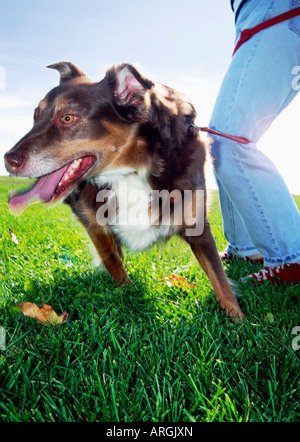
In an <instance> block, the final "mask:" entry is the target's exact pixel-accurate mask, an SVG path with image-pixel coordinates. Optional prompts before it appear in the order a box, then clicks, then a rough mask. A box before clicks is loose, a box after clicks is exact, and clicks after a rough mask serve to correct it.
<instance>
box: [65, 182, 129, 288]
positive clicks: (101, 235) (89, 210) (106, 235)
mask: <svg viewBox="0 0 300 442" xmlns="http://www.w3.org/2000/svg"><path fill="white" fill-rule="evenodd" d="M97 191H98V190H97V188H96V187H95V186H94V185H93V184H91V183H89V182H83V183H82V184H81V185H80V186H79V188H78V189H76V190H75V191H74V192H73V193H72V194H70V195H69V196H68V198H67V199H66V200H65V203H67V204H68V205H69V206H70V207H71V209H72V211H73V212H74V213H75V215H76V216H77V218H78V220H79V221H80V222H81V223H82V224H83V226H84V227H85V228H86V230H87V232H88V234H89V236H90V238H91V240H92V242H93V244H94V246H95V248H96V250H97V252H98V255H99V257H100V259H101V261H102V263H103V265H104V267H105V268H106V270H108V272H109V273H110V274H111V275H112V277H113V279H114V280H115V281H116V282H117V283H119V284H121V285H125V284H126V283H127V282H131V280H130V278H129V276H128V275H127V273H126V270H125V268H124V266H123V262H122V259H121V257H120V255H122V250H121V247H120V245H119V244H118V242H117V241H116V240H115V237H114V235H113V233H112V231H111V228H110V227H109V225H105V226H103V225H100V224H98V222H97V218H96V213H97V210H98V209H99V207H100V206H101V204H103V203H97V202H96V195H97Z"/></svg>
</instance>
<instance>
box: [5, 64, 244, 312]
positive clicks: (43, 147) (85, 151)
mask: <svg viewBox="0 0 300 442" xmlns="http://www.w3.org/2000/svg"><path fill="white" fill-rule="evenodd" d="M49 67H51V68H54V69H57V70H58V71H59V72H60V84H59V86H58V87H56V88H54V89H52V90H51V91H50V92H49V93H48V94H47V95H46V97H45V98H44V99H43V100H41V102H40V103H39V106H38V107H37V108H36V110H35V113H34V126H33V128H32V130H31V131H30V132H29V133H28V134H27V135H25V137H24V138H22V139H21V140H20V141H19V142H18V143H17V144H16V146H15V147H14V148H13V149H11V150H10V151H9V152H7V154H6V155H5V163H6V167H7V169H8V171H9V172H10V173H12V174H14V175H16V176H33V177H45V176H48V175H49V177H51V176H52V175H51V174H52V173H53V172H54V171H57V170H59V169H61V168H63V166H65V165H67V164H68V165H70V164H71V163H72V162H73V161H74V160H76V159H79V158H86V160H85V161H86V162H87V164H86V170H84V171H83V172H84V173H82V174H81V175H80V174H79V175H78V177H77V179H76V180H75V181H73V182H72V181H71V184H70V186H67V187H66V189H64V191H63V192H62V194H61V195H60V197H63V198H64V201H65V202H66V203H67V204H69V205H70V206H71V208H72V210H73V212H74V213H75V214H76V215H77V217H78V219H79V220H80V221H81V223H82V224H83V225H84V226H85V227H86V229H87V231H88V233H89V236H90V238H91V240H92V242H93V243H94V245H95V247H96V249H97V252H98V254H99V256H100V258H101V260H102V262H103V264H104V266H105V267H106V269H107V270H108V271H109V272H110V273H111V275H112V277H113V278H114V280H115V281H117V282H118V283H121V284H124V283H126V282H130V280H129V277H128V275H127V273H126V271H125V268H124V266H123V263H122V260H121V256H122V253H121V246H122V245H124V244H125V245H126V246H129V247H132V248H133V249H144V248H146V247H149V246H151V245H152V244H153V243H154V242H156V241H158V240H160V239H168V238H169V237H171V236H172V235H174V234H177V235H180V236H181V237H183V238H184V239H185V240H186V241H187V242H188V243H189V244H190V246H191V249H192V251H193V252H194V254H195V256H196V258H197V259H198V261H199V263H200V264H201V266H202V268H203V270H204V271H205V272H206V274H207V275H208V277H209V279H210V281H211V284H212V286H213V289H214V291H215V294H216V297H217V299H218V301H219V303H220V305H221V308H222V309H225V310H226V311H227V313H228V315H229V316H231V317H235V318H241V317H242V315H243V314H242V311H241V309H240V307H239V305H238V303H237V300H236V297H235V295H234V293H233V292H232V290H231V288H230V285H229V283H228V280H227V277H226V275H225V272H224V269H223V266H222V263H221V261H220V258H219V255H218V252H217V248H216V245H215V241H214V239H213V236H212V234H211V230H210V226H209V223H208V221H207V219H206V208H205V205H204V209H203V210H204V213H202V214H201V216H204V219H205V222H204V229H203V233H202V234H201V235H197V236H192V235H191V234H188V233H187V232H188V230H187V227H190V226H186V225H185V223H184V222H183V223H182V224H181V225H179V224H176V222H175V221H174V220H173V222H171V223H170V224H169V225H168V226H166V225H164V226H162V225H161V224H160V225H149V226H146V227H145V228H143V229H142V230H139V229H137V227H134V226H126V228H122V227H121V226H113V225H106V226H103V225H99V223H98V222H97V219H96V214H97V211H98V209H99V208H101V206H102V205H103V204H104V201H97V194H98V192H99V190H100V189H103V188H106V189H111V190H114V191H115V192H116V196H117V198H118V192H117V187H118V184H119V183H120V182H122V181H123V182H124V181H125V182H126V183H128V186H129V187H130V188H142V189H144V190H147V192H149V190H151V189H154V190H158V191H161V190H163V189H166V190H167V191H169V192H172V191H174V190H176V191H179V192H180V194H182V195H183V194H184V191H185V190H192V191H193V196H194V195H195V192H196V190H203V191H204V194H205V201H206V190H205V178H204V164H205V156H206V152H205V146H204V144H203V142H202V141H201V140H200V137H199V134H198V132H197V131H195V130H194V129H191V128H190V125H189V123H190V122H193V121H194V119H195V116H196V113H195V109H194V107H193V106H192V105H191V103H190V102H189V101H188V100H187V99H186V98H185V97H184V96H183V95H182V94H181V93H178V92H176V91H174V90H173V89H171V88H169V87H166V86H163V85H161V84H157V83H154V82H152V81H150V80H148V79H146V78H144V77H142V76H141V74H140V73H139V72H138V71H137V70H136V69H135V68H134V67H133V66H131V65H128V64H122V65H119V66H117V67H112V68H111V69H110V70H108V71H107V73H106V76H105V78H104V79H103V80H102V81H100V82H99V83H93V82H91V81H90V80H89V79H88V78H87V77H86V76H85V75H84V74H83V73H82V72H81V71H80V70H79V69H78V68H77V67H76V66H75V65H73V64H72V63H70V62H61V63H56V64H54V65H51V66H49ZM66 115H67V117H65V116H66ZM70 116H71V117H70ZM70 118H72V120H70ZM73 120H74V121H73ZM70 121H71V123H70ZM76 164H77V163H76ZM82 164H84V163H82ZM81 172H82V171H81ZM44 179H45V178H44ZM41 182H42V181H41ZM52 199H53V198H52ZM54 199H55V198H54ZM42 201H44V200H42ZM160 209H161V208H160ZM190 210H192V208H190ZM171 211H174V204H171ZM159 216H160V215H159Z"/></svg>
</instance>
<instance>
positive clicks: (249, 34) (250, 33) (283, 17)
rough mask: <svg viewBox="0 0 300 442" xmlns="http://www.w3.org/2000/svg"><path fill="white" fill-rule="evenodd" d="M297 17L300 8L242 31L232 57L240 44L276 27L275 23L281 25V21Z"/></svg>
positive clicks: (299, 13)
mask: <svg viewBox="0 0 300 442" xmlns="http://www.w3.org/2000/svg"><path fill="white" fill-rule="evenodd" d="M297 15H300V8H295V9H291V10H290V11H287V12H284V13H283V14H280V15H276V17H273V18H270V19H269V20H266V21H264V22H262V23H259V24H258V25H256V26H254V27H253V28H249V29H244V30H243V31H242V32H241V36H240V38H239V41H238V42H237V44H236V46H235V48H234V51H233V54H232V55H234V54H235V53H236V51H237V50H238V49H239V48H240V47H241V46H242V44H243V43H245V42H246V41H248V40H249V39H250V38H251V37H252V36H253V35H255V34H257V33H258V32H260V31H262V30H263V29H266V28H270V27H271V26H274V25H277V23H281V22H282V21H285V20H288V19H289V18H292V17H296V16H297Z"/></svg>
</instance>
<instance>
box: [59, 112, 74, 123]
mask: <svg viewBox="0 0 300 442" xmlns="http://www.w3.org/2000/svg"><path fill="white" fill-rule="evenodd" d="M60 120H61V122H62V123H64V124H72V123H74V121H75V116H74V115H71V114H66V115H64V116H62V117H61V119H60Z"/></svg>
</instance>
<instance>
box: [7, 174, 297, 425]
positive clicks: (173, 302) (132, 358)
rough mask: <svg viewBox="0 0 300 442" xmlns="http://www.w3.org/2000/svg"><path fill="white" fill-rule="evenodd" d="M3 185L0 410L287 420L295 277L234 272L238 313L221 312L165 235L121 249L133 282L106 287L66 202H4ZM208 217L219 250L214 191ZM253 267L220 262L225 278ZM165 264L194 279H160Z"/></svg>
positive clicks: (123, 417)
mask: <svg viewBox="0 0 300 442" xmlns="http://www.w3.org/2000/svg"><path fill="white" fill-rule="evenodd" d="M23 184H24V183H21V185H23ZM14 186H15V187H16V186H17V184H16V183H14V184H13V185H12V184H9V182H7V181H6V180H5V179H2V181H1V184H0V189H1V190H0V210H1V215H0V216H1V230H0V326H2V327H3V328H2V331H3V330H4V334H5V343H6V345H4V347H5V348H3V349H2V350H0V421H2V422H8V421H22V422H25V421H30V422H34V421H56V422H57V421H60V422H66V421H77V422H78V421H80V422H81V421H83V422H87V421H89V422H95V421H102V422H144V421H147V422H203V421H209V422H212V421H235V422H236V421H241V422H244V421H251V422H255V421H273V422H275V421H299V418H300V410H299V392H300V379H299V355H300V351H297V348H298V347H299V345H295V342H296V344H299V343H300V342H299V340H300V339H298V340H297V337H296V336H295V335H293V334H292V331H293V330H294V331H295V329H294V328H295V327H296V326H299V325H300V316H299V294H300V287H299V286H297V285H291V286H289V287H283V286H281V287H274V286H273V285H271V284H269V283H266V284H264V285H263V286H260V287H252V286H251V284H248V285H246V286H245V287H244V288H243V298H242V299H241V301H240V304H241V307H242V309H243V311H244V313H245V315H246V318H245V320H244V322H243V323H242V324H241V323H232V322H230V321H229V320H228V319H227V317H226V315H225V313H223V312H220V309H219V307H218V304H217V302H216V300H215V296H214V294H213V291H212V289H211V286H210V283H209V281H208V279H207V277H206V276H205V274H204V273H203V271H202V270H201V269H200V267H199V265H198V264H197V262H196V260H195V258H194V257H193V256H192V254H191V253H190V250H189V247H188V246H187V245H186V244H184V243H183V242H182V241H181V240H180V239H179V238H173V239H172V240H170V241H169V242H168V243H167V244H159V245H156V246H155V247H153V248H152V249H150V250H148V251H146V252H143V253H131V252H129V251H127V250H126V251H125V265H126V268H127V270H128V273H129V275H130V277H131V279H132V280H133V282H134V283H133V285H131V286H130V287H126V288H120V287H117V286H116V285H114V284H113V282H112V280H111V277H110V276H109V275H108V274H107V273H103V272H100V271H99V270H98V269H97V268H96V267H95V266H94V265H93V257H92V255H91V246H90V243H89V240H88V238H87V234H86V233H85V231H84V229H83V228H82V227H81V225H80V224H79V223H78V222H77V221H76V220H75V219H74V217H73V216H72V215H71V214H70V210H69V208H68V207H66V206H64V205H57V206H55V207H53V208H51V209H48V208H45V207H43V206H42V205H34V206H31V207H30V208H29V209H28V210H27V211H26V212H25V213H24V214H23V215H22V216H21V217H13V216H12V215H10V214H9V212H8V207H7V192H8V189H10V188H12V187H14ZM295 198H296V201H297V204H298V205H299V206H300V198H299V197H295ZM209 219H210V222H211V226H212V230H213V233H214V235H215V238H216V241H217V245H218V248H219V250H223V249H224V247H225V244H226V241H225V238H224V236H223V234H222V222H221V215H220V210H219V204H218V199H217V194H216V193H213V203H212V207H211V212H210V215H209ZM9 228H11V229H12V231H13V232H14V234H15V235H16V237H17V238H18V240H19V243H18V244H15V243H14V242H13V241H12V239H11V237H10V235H9ZM258 268H259V267H257V266H256V265H253V264H245V263H243V262H240V263H235V264H233V265H230V266H227V268H226V271H227V273H228V275H229V276H230V277H231V278H232V279H235V280H239V279H240V278H241V277H243V276H245V275H247V274H248V273H250V272H251V271H255V270H256V269H258ZM172 273H177V274H179V275H180V276H185V277H186V278H187V280H188V282H189V283H191V284H193V283H195V286H194V287H190V288H189V290H188V291H183V290H181V289H179V288H176V287H175V286H174V287H168V286H167V284H166V283H165V282H164V280H163V277H165V276H170V275H171V274H172ZM23 301H28V302H35V303H36V304H38V305H42V304H44V303H46V304H49V305H51V306H52V307H53V309H54V310H55V311H56V312H58V313H61V312H63V311H64V310H67V311H68V312H69V320H68V322H66V323H64V324H62V325H60V326H57V327H55V328H54V327H47V326H45V325H43V324H41V323H38V322H36V321H35V320H34V319H31V318H27V317H25V316H23V314H22V312H21V310H20V308H19V307H18V306H17V304H18V303H22V302H23ZM298 334H299V332H298ZM293 340H294V341H293ZM293 342H294V344H293ZM2 346H3V342H2Z"/></svg>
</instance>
